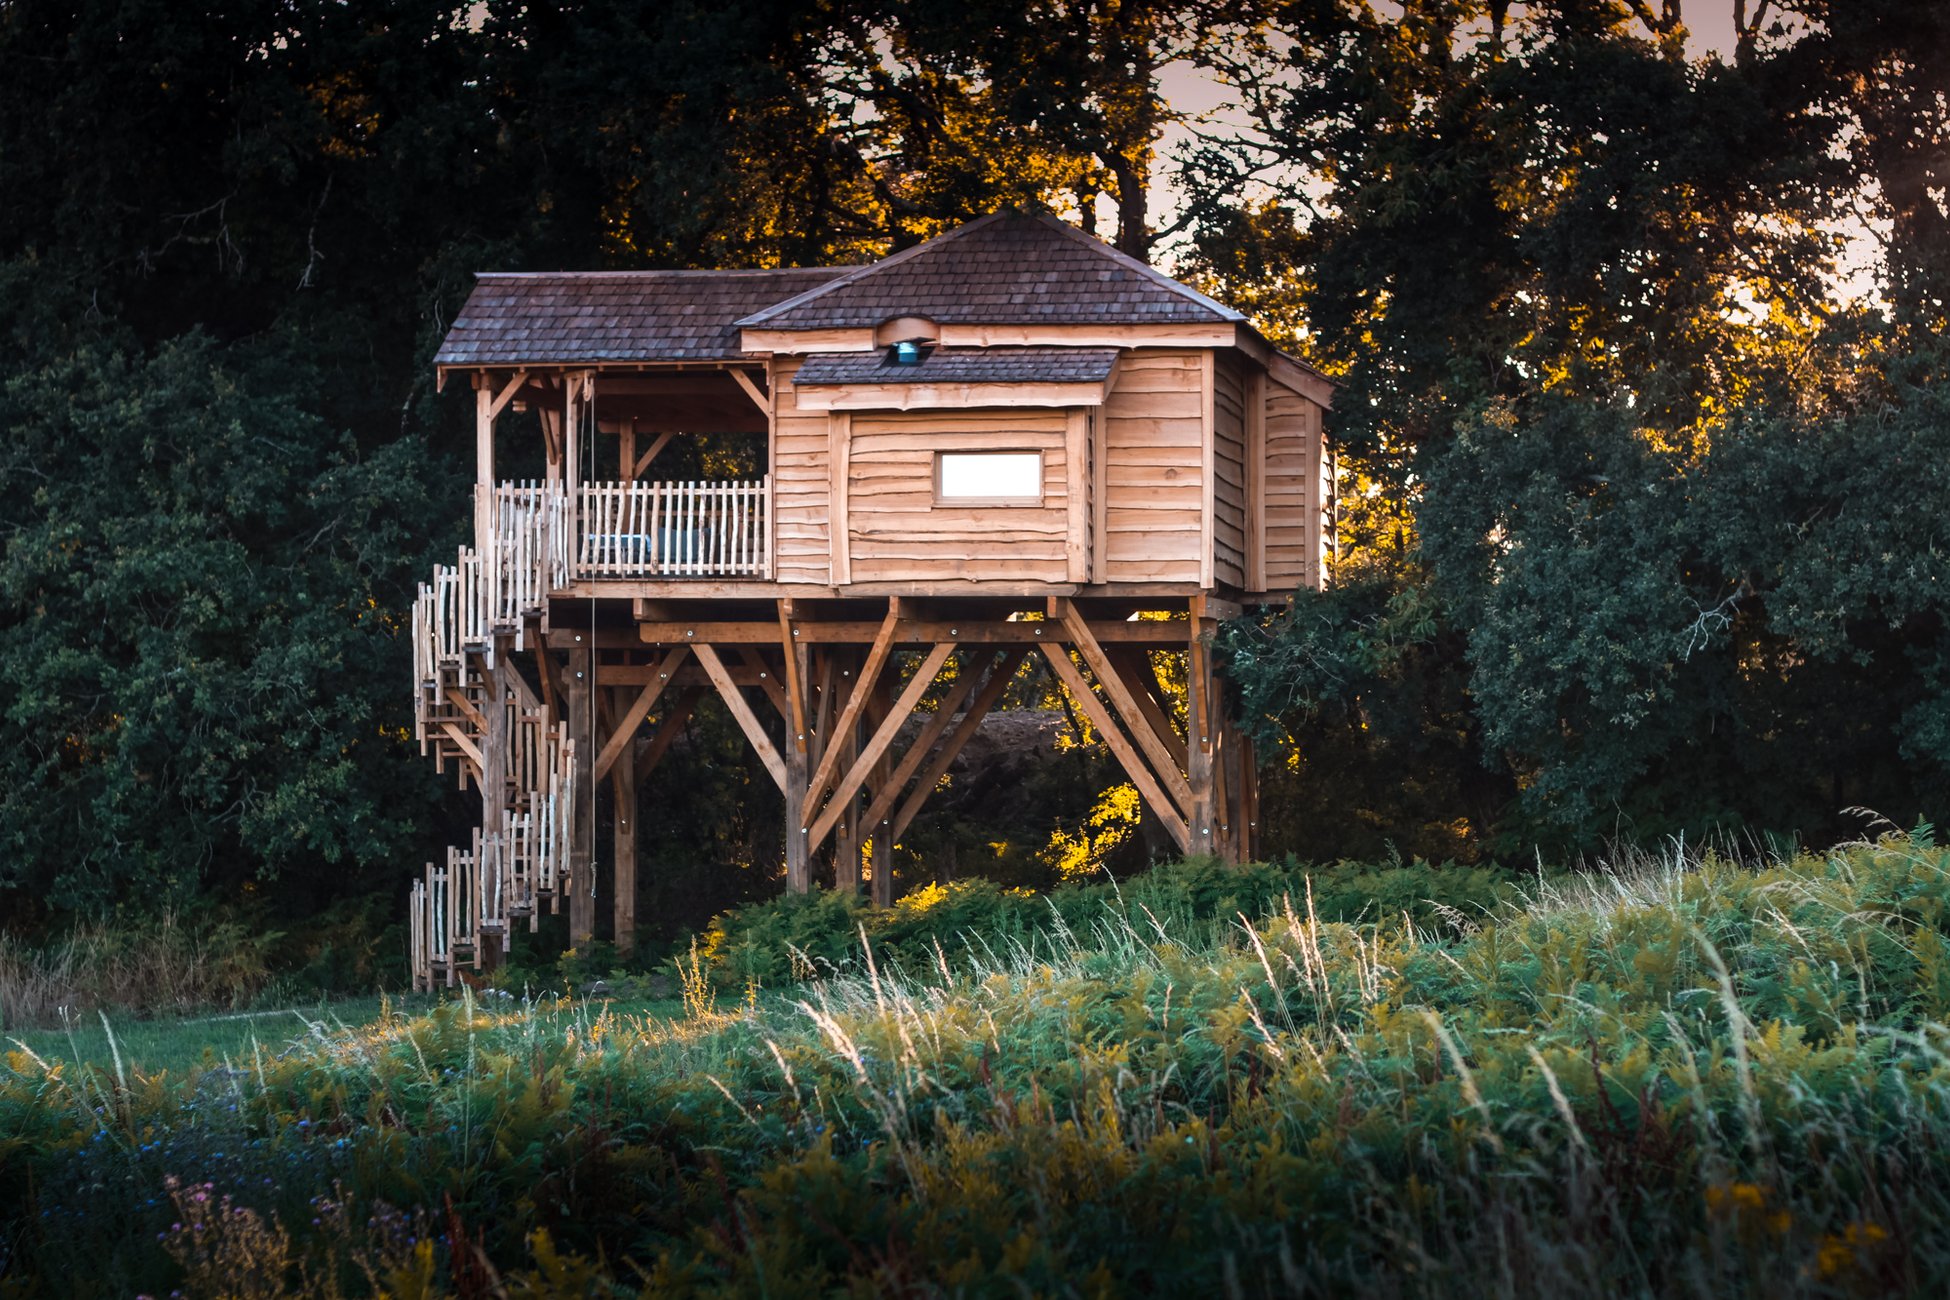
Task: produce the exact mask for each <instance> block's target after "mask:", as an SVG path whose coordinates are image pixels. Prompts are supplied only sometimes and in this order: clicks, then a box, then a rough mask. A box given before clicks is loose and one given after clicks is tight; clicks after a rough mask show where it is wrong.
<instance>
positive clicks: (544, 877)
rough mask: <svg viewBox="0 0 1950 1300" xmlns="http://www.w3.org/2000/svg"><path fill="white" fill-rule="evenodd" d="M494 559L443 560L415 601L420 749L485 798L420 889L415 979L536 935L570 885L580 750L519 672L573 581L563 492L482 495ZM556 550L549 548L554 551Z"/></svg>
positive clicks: (414, 921)
mask: <svg viewBox="0 0 1950 1300" xmlns="http://www.w3.org/2000/svg"><path fill="white" fill-rule="evenodd" d="M479 492H480V497H479V498H478V499H477V505H478V506H479V508H480V509H481V510H482V512H483V522H484V523H485V525H486V526H485V527H484V528H483V529H482V530H481V531H482V532H483V533H485V535H486V536H488V537H489V538H490V539H491V540H492V545H491V546H490V547H489V549H488V552H487V554H486V555H485V556H484V555H483V554H482V553H481V552H479V551H477V550H475V549H474V548H471V547H463V548H462V549H461V552H460V555H459V557H458V563H456V564H453V565H437V566H435V568H434V572H433V580H432V581H431V582H426V583H422V584H420V590H419V595H418V597H417V598H416V599H415V600H414V602H413V623H412V638H413V719H414V730H415V734H416V737H417V738H418V740H419V742H420V749H421V752H422V753H428V754H431V755H432V757H433V760H434V763H435V764H436V766H437V767H438V768H439V770H441V771H443V772H444V771H446V770H447V769H448V767H449V766H450V765H451V766H453V767H454V768H455V770H456V772H457V776H458V779H459V781H460V783H461V785H462V787H463V788H465V787H466V786H467V784H468V783H469V782H470V781H471V782H472V783H473V785H474V787H475V788H476V789H478V790H479V791H480V792H481V805H482V824H481V826H480V827H478V828H477V829H476V830H475V831H474V833H473V836H472V838H471V840H470V842H469V843H468V844H467V845H466V846H464V847H460V846H456V847H452V848H449V849H448V850H447V859H446V861H445V862H444V863H442V862H429V863H427V864H426V869H425V872H424V874H423V875H422V878H421V879H419V880H417V881H415V882H414V883H413V891H412V897H411V901H410V903H409V912H408V919H409V925H408V929H409V932H410V935H411V951H412V969H413V984H414V987H415V988H416V989H428V990H430V989H432V988H433V987H434V985H435V984H436V983H445V984H446V985H448V986H449V987H451V986H452V985H453V984H454V983H455V981H456V979H457V971H458V969H459V967H460V966H461V965H462V964H463V963H472V964H473V966H474V967H475V969H477V970H479V969H480V968H481V966H482V962H483V957H484V955H485V954H486V953H487V951H488V950H489V948H490V945H491V944H505V942H506V940H507V936H508V934H509V931H510V929H511V928H512V925H513V923H514V922H515V921H516V920H518V919H521V918H524V917H525V918H527V920H528V924H529V929H530V930H533V929H534V928H535V925H536V918H537V916H538V915H539V913H540V911H541V909H543V908H547V909H549V910H550V911H554V910H555V909H556V908H557V907H558V906H559V904H560V901H561V899H562V898H563V896H564V895H565V894H566V893H567V891H568V886H569V881H570V872H569V870H568V860H569V840H570V817H571V811H572V809H573V807H574V802H575V742H574V741H572V740H571V739H570V738H569V727H568V723H566V722H563V721H558V720H556V719H554V718H553V717H552V716H551V715H550V710H549V709H548V707H547V706H546V704H544V703H543V701H541V700H539V699H537V698H535V696H534V694H533V692H532V691H531V690H530V689H529V687H528V685H527V683H526V682H525V681H524V680H523V679H522V678H521V676H520V674H519V673H518V672H517V671H516V670H515V668H514V665H513V663H512V655H511V653H510V652H511V651H519V650H521V649H522V648H523V647H524V645H525V643H526V641H527V639H528V637H529V636H531V635H533V633H534V631H535V628H533V627H531V624H535V623H537V622H538V621H539V619H540V617H541V615H542V613H543V606H544V602H545V600H546V597H547V592H548V590H549V588H550V586H551V585H553V586H557V587H559V586H561V585H565V583H566V575H563V574H559V573H556V572H554V571H553V570H554V569H556V568H558V567H559V566H558V565H557V564H554V563H552V562H551V560H550V557H551V556H552V555H560V554H562V553H563V551H564V549H565V548H563V547H562V546H561V545H560V542H559V539H557V538H556V537H554V536H553V534H554V533H555V532H557V531H559V530H560V528H561V516H562V511H561V508H560V502H561V493H560V491H559V490H558V489H555V488H553V487H551V486H550V485H543V484H514V485H510V484H503V485H499V486H496V487H493V488H486V487H483V488H481V489H479ZM552 543H553V544H552Z"/></svg>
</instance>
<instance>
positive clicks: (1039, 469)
mask: <svg viewBox="0 0 1950 1300" xmlns="http://www.w3.org/2000/svg"><path fill="white" fill-rule="evenodd" d="M950 456H968V457H986V456H1034V457H1035V458H1036V494H1035V495H1034V496H1000V497H993V496H992V497H972V496H949V495H948V494H947V493H946V492H945V491H943V487H944V485H945V478H946V474H947V466H948V457H950ZM1046 456H1047V453H1046V452H1045V451H1044V450H1043V448H1041V447H993V448H991V447H983V448H981V449H979V450H977V449H974V448H969V447H955V448H952V449H942V450H938V451H936V452H935V453H934V504H935V505H937V506H1015V507H1020V508H1027V509H1032V510H1033V509H1036V508H1038V507H1041V506H1043V505H1045V504H1046V503H1047V499H1048V493H1049V461H1048V460H1047V459H1046Z"/></svg>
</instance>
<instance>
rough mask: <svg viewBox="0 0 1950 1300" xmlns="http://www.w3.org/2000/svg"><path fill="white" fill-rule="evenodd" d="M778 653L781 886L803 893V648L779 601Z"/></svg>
mask: <svg viewBox="0 0 1950 1300" xmlns="http://www.w3.org/2000/svg"><path fill="white" fill-rule="evenodd" d="M779 651H780V658H781V660H782V662H783V665H784V668H785V696H786V706H785V887H786V888H787V889H788V890H790V891H792V892H793V893H795V894H803V893H805V892H806V891H807V890H808V889H810V888H811V887H812V834H811V832H810V830H809V829H808V828H807V822H806V818H807V814H808V813H809V812H810V811H811V809H809V808H807V807H806V786H807V784H808V783H809V782H810V781H811V780H812V762H811V752H812V751H811V748H810V745H809V742H808V736H807V732H808V730H809V722H808V719H807V717H806V680H807V668H808V666H809V665H808V663H807V653H806V647H804V646H802V645H799V644H798V643H797V641H796V639H795V638H794V636H793V631H792V602H791V601H789V600H781V601H780V602H779Z"/></svg>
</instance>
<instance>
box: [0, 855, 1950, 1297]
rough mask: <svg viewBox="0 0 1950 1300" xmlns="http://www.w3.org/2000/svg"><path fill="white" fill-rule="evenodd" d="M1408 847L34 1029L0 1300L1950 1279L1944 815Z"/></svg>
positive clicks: (1823, 1292)
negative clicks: (394, 993) (609, 971)
mask: <svg viewBox="0 0 1950 1300" xmlns="http://www.w3.org/2000/svg"><path fill="white" fill-rule="evenodd" d="M1392 870H1393V871H1394V872H1396V873H1405V874H1396V875H1393V876H1388V877H1387V879H1386V880H1382V879H1379V878H1378V877H1376V873H1372V872H1371V873H1368V876H1369V877H1373V878H1372V879H1370V881H1369V885H1367V886H1361V885H1358V884H1356V883H1353V882H1355V881H1356V880H1357V878H1360V877H1361V875H1362V873H1361V870H1360V869H1355V868H1335V869H1329V870H1327V871H1320V872H1307V871H1303V870H1300V869H1298V868H1291V867H1289V868H1274V867H1261V868H1253V869H1249V870H1247V871H1244V872H1237V873H1227V872H1225V871H1223V870H1222V869H1220V868H1216V867H1214V866H1212V865H1211V864H1200V863H1193V864H1186V865H1183V866H1177V867H1165V868H1160V869H1159V870H1158V871H1155V872H1153V873H1151V874H1150V875H1147V876H1145V877H1142V878H1140V879H1138V880H1135V881H1132V882H1129V883H1127V884H1125V885H1123V886H1116V885H1109V884H1106V885H1101V886H1094V887H1092V888H1091V889H1088V890H1069V891H1059V893H1058V894H1055V895H1051V896H1048V897H1044V898H1033V897H1025V896H1021V895H1010V894H1005V893H1002V892H1000V891H995V890H992V889H987V888H985V887H982V886H975V885H971V886H966V887H954V888H950V889H948V890H943V891H934V892H932V893H925V894H923V895H920V896H917V897H916V898H915V899H912V900H909V901H908V902H906V903H905V904H904V905H903V907H901V908H897V909H894V910H893V911H892V912H889V913H879V914H870V917H871V919H869V917H868V914H863V913H861V912H860V911H859V910H858V909H857V908H856V907H855V905H854V904H852V903H851V902H849V901H847V900H837V901H836V900H832V899H830V898H818V897H815V898H812V899H808V900H802V901H795V902H788V903H780V904H767V905H764V906H763V907H762V908H757V909H748V910H747V912H746V913H741V914H736V915H734V916H732V917H729V918H726V919H725V920H724V921H722V922H721V923H720V924H719V925H718V926H716V927H714V928H713V930H712V931H711V933H710V934H708V935H706V936H705V937H704V938H703V939H702V941H701V942H700V944H699V945H698V946H697V948H696V949H695V950H694V952H693V953H692V955H691V956H689V957H688V958H686V960H685V961H684V963H683V966H684V970H683V976H684V978H683V993H684V996H683V1000H682V1002H681V1003H679V1004H669V1003H662V1004H650V1005H640V1006H631V1005H618V1004H602V1003H590V1002H586V1001H575V1000H569V999H559V998H544V999H525V998H521V997H519V996H508V995H505V994H498V995H489V996H482V997H479V998H477V997H476V996H475V995H473V994H472V993H466V994H464V995H463V996H462V997H460V998H458V999H446V1000H443V1001H441V1002H439V1003H438V1004H436V1005H432V1006H411V1005H407V1006H402V1005H399V1004H394V1003H384V1004H379V1003H371V1004H358V1005H356V1006H354V1007H348V1008H344V1009H342V1010H338V1011H335V1012H333V1013H332V1014H330V1015H315V1016H311V1017H310V1018H308V1019H306V1020H305V1021H304V1023H303V1024H302V1025H299V1026H297V1031H296V1032H294V1030H293V1027H292V1026H291V1025H284V1026H282V1027H278V1028H273V1027H271V1025H268V1024H266V1023H264V1022H253V1023H252V1027H251V1028H250V1029H249V1030H247V1031H245V1034H246V1036H245V1038H244V1039H241V1040H240V1039H238V1038H236V1037H234V1036H233V1037H227V1038H224V1039H223V1040H222V1041H223V1042H224V1043H226V1044H228V1046H227V1047H225V1048H224V1049H223V1050H220V1051H215V1052H213V1053H211V1054H209V1055H205V1054H203V1053H201V1052H193V1051H192V1048H191V1043H192V1040H193V1039H194V1038H195V1037H196V1036H197V1035H206V1036H207V1035H211V1034H224V1035H235V1034H236V1033H238V1032H239V1029H238V1028H237V1025H236V1022H227V1021H220V1022H205V1023H204V1024H203V1026H202V1027H200V1028H198V1029H196V1031H195V1034H191V1035H190V1036H189V1037H188V1038H185V1039H182V1040H172V1039H168V1038H167V1037H166V1036H165V1037H159V1038H158V1039H156V1040H155V1042H154V1043H153V1044H151V1045H149V1046H143V1045H140V1044H138V1043H137V1041H136V1040H135V1039H134V1037H133V1036H132V1035H131V1036H129V1037H128V1038H126V1039H125V1040H124V1039H121V1038H119V1037H118V1047H117V1048H115V1049H113V1050H111V1051H110V1052H109V1053H108V1057H107V1059H106V1060H104V1058H103V1056H102V1053H101V1052H100V1050H99V1047H98V1046H90V1045H89V1043H88V1042H85V1041H84V1040H83V1039H81V1037H80V1036H79V1031H77V1037H76V1039H75V1040H74V1041H73V1042H72V1043H70V1044H69V1048H68V1050H67V1051H66V1052H65V1053H64V1052H63V1051H62V1050H61V1045H60V1041H53V1042H50V1041H49V1039H48V1038H47V1037H45V1036H36V1037H31V1038H30V1037H26V1036H22V1037H20V1038H19V1040H18V1041H17V1042H13V1043H7V1044H4V1045H0V1046H4V1067H0V1223H4V1224H5V1228H4V1234H3V1235H0V1294H4V1295H9V1296H11V1295H29V1294H32V1295H107V1294H118V1293H119V1294H140V1293H148V1294H157V1295H164V1294H169V1293H170V1292H172V1291H180V1292H181V1293H182V1294H185V1295H194V1296H206V1295H207V1296H271V1295H287V1294H300V1295H316V1296H340V1295H375V1294H386V1295H395V1296H447V1295H454V1296H487V1295H508V1296H542V1295H548V1296H571V1295H573V1296H581V1295H612V1294H646V1295H679V1296H747V1295H749V1296H796V1295H834V1296H880V1295H905V1296H964V1295H965V1296H990V1295H994V1296H1021V1295H1033V1296H1110V1295H1123V1294H1163V1295H1183V1294H1189V1293H1195V1292H1196V1293H1201V1294H1210V1295H1214V1296H1228V1297H1229V1296H1286V1295H1296V1296H1298V1295H1353V1296H1377V1297H1380V1296H1388V1297H1393V1296H1429V1297H1435V1296H1445V1297H1447V1296H1455V1295H1479V1294H1480V1295H1496V1296H1513V1297H1515V1296H1526V1297H1527V1296H1538V1297H1543V1296H1564V1295H1586V1294H1595V1293H1599V1292H1601V1291H1603V1292H1606V1293H1609V1294H1613V1295H1621V1296H1623V1295H1631V1296H1638V1295H1647V1296H1651V1295H1658V1296H1701V1297H1705V1296H1714V1297H1726V1296H1754V1297H1762V1296H1765V1297H1768V1300H1781V1298H1784V1297H1797V1296H1869V1295H1888V1294H1901V1293H1908V1294H1943V1293H1944V1292H1945V1291H1946V1289H1950V1159H1947V1158H1946V1157H1947V1156H1950V1152H1946V1147H1945V1144H1946V1138H1950V1056H1946V1051H1950V1028H1946V1024H1945V1022H1946V1021H1950V947H1947V946H1946V934H1945V931H1946V926H1947V925H1950V920H1947V919H1946V914H1945V908H1946V905H1947V904H1950V853H1946V851H1945V850H1943V849H1940V848H1937V847H1936V846H1935V845H1934V842H1933V837H1932V836H1931V834H1930V833H1929V831H1928V829H1927V828H1919V829H1918V831H1917V832H1915V833H1913V834H1911V835H1909V836H1891V837H1888V838H1885V839H1883V840H1881V841H1879V842H1877V843H1874V844H1860V845H1855V846H1851V847H1847V848H1843V849H1838V850H1835V851H1833V852H1830V853H1827V854H1822V855H1804V856H1799V857H1796V858H1793V859H1791V860H1778V861H1772V862H1768V863H1765V864H1760V865H1753V864H1747V865H1742V864H1737V863H1733V862H1729V861H1725V860H1721V859H1719V858H1716V857H1713V856H1711V855H1708V856H1705V857H1700V856H1697V855H1694V854H1690V853H1684V852H1681V851H1679V850H1677V849H1675V850H1674V851H1672V852H1670V853H1668V854H1665V855H1654V856H1637V857H1633V858H1631V859H1630V860H1628V861H1625V862H1623V863H1620V864H1617V865H1616V866H1614V867H1613V868H1611V869H1609V870H1606V871H1600V872H1591V873H1582V874H1572V873H1554V874H1550V875H1547V876H1542V877H1529V878H1527V879H1523V880H1517V881H1508V880H1506V881H1495V880H1487V879H1478V880H1475V881H1474V882H1473V883H1471V882H1470V880H1469V873H1446V872H1445V870H1443V869H1435V868H1420V867H1398V868H1393V869H1392ZM1382 874H1385V873H1382ZM1418 882H1419V886H1420V888H1419V889H1417V888H1415V886H1416V885H1417V884H1418ZM1364 890H1366V892H1367V893H1368V895H1369V896H1370V899H1371V900H1372V899H1377V898H1384V897H1385V898H1387V899H1389V900H1391V901H1390V905H1389V906H1386V907H1382V906H1379V905H1377V904H1375V903H1374V902H1372V901H1370V903H1368V904H1367V905H1361V904H1359V902H1358V900H1359V898H1360V897H1361V896H1362V894H1363V891H1364ZM1403 898H1406V899H1410V900H1418V901H1412V902H1410V903H1408V904H1405V905H1403V906H1400V907H1397V906H1394V905H1393V903H1394V902H1395V901H1399V900H1400V899H1403ZM1458 899H1463V900H1467V905H1459V903H1458V901H1456V900H1458ZM849 932H850V933H849ZM768 936H769V937H768ZM843 940H844V942H843ZM774 948H776V949H777V951H776V952H774V951H771V949H774ZM158 1032H159V1033H162V1032H163V1031H161V1030H158ZM55 1037H56V1039H57V1040H58V1039H61V1038H63V1037H64V1036H60V1035H57V1036H55ZM212 1045H213V1046H214V1045H215V1044H214V1042H213V1044H212ZM99 1046H107V1043H106V1036H104V1039H103V1042H102V1043H101V1044H100V1045H99Z"/></svg>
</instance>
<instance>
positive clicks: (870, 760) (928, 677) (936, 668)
mask: <svg viewBox="0 0 1950 1300" xmlns="http://www.w3.org/2000/svg"><path fill="white" fill-rule="evenodd" d="M954 649H955V647H954V646H952V645H946V644H944V645H938V646H936V647H935V648H934V649H933V650H931V651H929V652H928V657H927V658H926V659H924V660H923V661H922V662H921V666H920V667H919V668H916V669H915V670H914V675H913V676H911V677H909V678H908V679H907V686H906V688H905V689H904V690H902V691H901V694H900V698H899V699H898V700H896V701H895V702H894V705H893V707H892V708H891V709H889V710H888V711H887V716H886V717H885V718H883V719H882V720H881V722H880V725H879V726H877V727H876V728H874V732H873V737H872V739H870V740H869V741H868V742H867V745H866V748H864V749H863V750H861V751H860V756H859V757H858V758H856V759H855V760H854V761H853V765H852V766H851V767H849V768H847V771H846V775H845V776H843V777H841V778H840V780H839V783H838V784H837V785H835V786H834V787H833V797H832V798H831V799H829V800H828V801H827V803H826V806H825V808H824V809H823V810H822V811H821V812H820V814H819V818H818V820H816V821H815V822H813V824H812V841H811V847H812V848H815V849H817V848H818V847H819V846H820V844H821V842H823V841H824V840H825V838H826V835H827V832H829V831H831V830H832V829H833V823H834V822H835V821H837V820H838V819H839V816H840V813H841V812H842V811H843V810H844V809H845V808H846V807H847V806H848V805H850V804H851V803H852V801H853V800H854V798H855V797H856V796H857V795H858V794H859V793H860V786H861V783H862V782H864V781H865V780H866V778H867V773H868V771H869V770H870V769H871V768H872V767H873V765H874V764H875V763H878V762H879V761H880V760H881V758H882V756H884V755H885V754H886V753H887V750H888V747H889V746H891V745H892V744H893V743H894V737H895V736H897V735H899V734H900V729H901V724H902V723H903V722H905V721H906V720H907V715H908V714H910V713H912V712H913V711H914V708H915V706H916V705H918V704H919V703H920V702H921V697H922V696H923V695H925V694H927V691H928V687H929V686H931V685H933V684H934V675H935V674H936V673H938V672H940V671H941V665H942V664H944V663H946V662H947V661H948V656H949V655H950V654H953V653H954ZM878 689H879V681H878V678H877V677H876V678H875V679H874V680H872V681H869V680H868V678H867V675H866V674H865V673H864V672H863V673H862V674H861V680H860V685H859V686H858V687H856V688H855V698H859V697H860V695H861V693H862V692H867V693H871V692H873V691H875V690H878ZM849 703H851V701H849ZM868 829H869V830H871V829H872V828H871V827H869V828H868Z"/></svg>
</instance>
